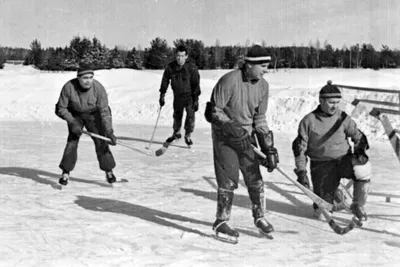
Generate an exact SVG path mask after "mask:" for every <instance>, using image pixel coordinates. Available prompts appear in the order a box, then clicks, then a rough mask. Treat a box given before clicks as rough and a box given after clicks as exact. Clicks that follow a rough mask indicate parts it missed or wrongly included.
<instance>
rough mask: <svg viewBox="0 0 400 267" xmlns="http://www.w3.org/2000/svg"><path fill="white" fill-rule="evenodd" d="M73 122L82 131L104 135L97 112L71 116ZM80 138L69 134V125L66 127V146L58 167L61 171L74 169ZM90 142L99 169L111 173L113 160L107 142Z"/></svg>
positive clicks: (113, 165)
mask: <svg viewBox="0 0 400 267" xmlns="http://www.w3.org/2000/svg"><path fill="white" fill-rule="evenodd" d="M73 116H74V118H75V120H77V121H78V122H79V123H80V125H81V127H82V129H83V127H85V128H86V129H87V130H88V131H89V132H92V133H95V134H99V135H103V136H104V135H105V129H104V126H103V124H102V120H101V116H100V113H99V112H95V113H80V114H73ZM79 139H80V136H78V135H76V134H74V133H71V128H70V125H68V139H67V145H66V146H65V149H64V154H63V157H62V159H61V163H60V165H59V167H60V169H62V170H63V171H67V172H70V171H72V170H73V169H74V168H75V164H76V161H77V160H78V152H77V150H78V143H79ZM92 140H93V142H94V145H95V149H96V155H97V160H98V162H99V167H100V169H101V170H103V171H111V170H112V169H114V168H115V160H114V157H113V155H112V154H111V151H110V148H109V145H108V143H107V141H104V140H101V139H98V138H94V137H92Z"/></svg>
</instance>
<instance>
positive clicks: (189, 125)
mask: <svg viewBox="0 0 400 267" xmlns="http://www.w3.org/2000/svg"><path fill="white" fill-rule="evenodd" d="M173 107H174V115H173V117H174V124H173V129H174V132H179V131H180V129H181V126H182V119H183V112H184V111H185V110H186V119H185V126H184V129H185V132H186V133H187V134H190V133H192V132H193V130H194V123H195V111H194V109H193V98H192V96H191V95H190V94H184V95H174V103H173Z"/></svg>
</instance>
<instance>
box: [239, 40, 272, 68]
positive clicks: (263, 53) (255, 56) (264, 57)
mask: <svg viewBox="0 0 400 267" xmlns="http://www.w3.org/2000/svg"><path fill="white" fill-rule="evenodd" d="M244 60H245V61H246V62H248V63H252V64H263V63H269V62H271V57H270V56H269V55H268V52H267V50H266V49H265V48H264V47H262V46H260V45H254V46H252V47H251V48H250V49H249V51H247V54H246V56H245V57H244Z"/></svg>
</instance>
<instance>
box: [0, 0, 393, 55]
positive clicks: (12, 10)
mask: <svg viewBox="0 0 400 267" xmlns="http://www.w3.org/2000/svg"><path fill="white" fill-rule="evenodd" d="M398 14H400V2H399V1H396V0H380V1H376V0H356V1H349V0H337V1H334V2H332V1H330V0H320V1H313V0H286V1H280V0H220V1H213V0H191V1H189V0H187V1H183V0H152V1H151V0H147V1H146V0H135V1H130V0H119V1H107V0H96V1H95V0H85V1H81V0H69V1H62V0H53V1H51V0H31V1H24V0H2V1H0V17H1V18H2V20H1V21H0V46H2V47H12V48H25V49H29V46H30V43H31V42H32V41H33V40H34V39H38V40H39V41H40V43H41V45H42V47H43V48H48V47H54V48H55V47H65V46H68V45H69V41H70V40H71V39H72V38H73V37H74V36H80V37H87V38H89V39H92V38H93V37H94V36H96V37H97V38H98V39H99V40H100V41H101V43H102V44H104V45H106V46H107V47H108V48H113V47H115V46H118V47H123V48H126V49H128V50H130V49H132V48H133V47H135V48H138V47H141V48H142V49H144V48H148V47H150V41H151V40H154V39H155V38H156V37H160V38H163V39H165V40H166V41H167V42H168V45H169V46H170V47H172V46H173V41H174V40H176V39H180V38H182V39H196V40H201V41H203V43H204V45H205V46H207V47H209V46H213V45H215V42H216V40H219V42H220V45H221V46H234V45H241V46H246V45H248V44H253V43H262V42H265V43H266V46H278V47H283V46H293V45H296V46H309V43H310V42H312V43H315V42H316V41H317V40H319V42H320V43H321V45H323V43H324V42H325V41H327V42H328V43H329V44H331V45H332V47H334V48H338V49H341V48H343V47H344V46H346V47H350V46H352V45H355V44H357V43H359V44H360V45H361V44H363V43H366V44H372V45H373V46H374V48H375V49H376V50H380V49H381V48H382V45H387V46H388V47H389V48H390V49H392V50H393V49H399V48H400V35H397V34H394V33H396V32H397V30H398V29H400V20H399V19H398Z"/></svg>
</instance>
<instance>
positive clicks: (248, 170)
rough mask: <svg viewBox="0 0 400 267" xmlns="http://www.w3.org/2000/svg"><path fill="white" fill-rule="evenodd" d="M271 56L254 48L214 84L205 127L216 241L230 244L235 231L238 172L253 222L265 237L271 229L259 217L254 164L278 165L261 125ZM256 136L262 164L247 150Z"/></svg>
mask: <svg viewBox="0 0 400 267" xmlns="http://www.w3.org/2000/svg"><path fill="white" fill-rule="evenodd" d="M270 61H271V57H270V56H268V53H267V51H266V50H265V48H263V47H261V46H259V45H255V46H253V47H251V48H250V49H249V51H248V53H247V55H246V57H245V62H244V64H243V65H242V66H241V67H240V68H239V69H236V70H233V71H231V72H229V73H227V74H225V75H224V76H222V77H221V78H220V79H219V81H218V82H217V84H216V85H215V87H214V89H213V92H212V95H211V100H210V102H208V103H207V106H206V111H205V117H206V119H207V121H208V122H210V123H211V125H212V126H211V128H212V140H213V149H214V170H215V175H216V180H217V184H218V192H217V214H216V220H215V222H214V225H213V230H214V231H215V232H216V236H217V238H218V239H220V240H222V241H227V242H232V243H236V242H237V239H238V237H239V233H238V232H237V231H236V230H235V229H234V228H232V227H231V226H230V225H229V224H228V221H229V219H230V214H231V208H232V201H233V197H234V190H235V189H237V188H238V180H239V170H240V171H241V172H242V174H243V178H244V182H245V184H246V186H247V188H248V193H249V197H250V200H251V203H252V214H253V218H254V224H255V226H256V227H257V228H259V230H260V232H261V233H262V234H264V235H268V234H269V233H271V232H272V231H273V227H272V225H271V224H270V223H269V222H268V221H267V220H266V219H265V218H264V201H263V199H264V198H263V193H264V183H263V178H262V176H261V173H260V164H261V165H263V166H265V167H266V168H268V171H269V172H272V171H273V170H274V168H276V166H277V163H278V152H277V150H276V148H274V139H273V133H272V131H271V130H270V129H269V127H268V124H267V121H266V115H265V113H266V111H267V107H268V95H269V85H268V83H267V81H266V80H265V79H264V78H263V75H264V74H265V73H266V72H267V68H268V65H269V62H270ZM255 137H257V138H258V141H259V144H260V148H261V150H262V152H263V153H264V154H266V155H267V158H268V160H263V159H261V158H260V157H258V156H257V155H256V154H255V153H254V151H253V148H252V146H251V145H252V144H254V145H255V144H256V142H255Z"/></svg>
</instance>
